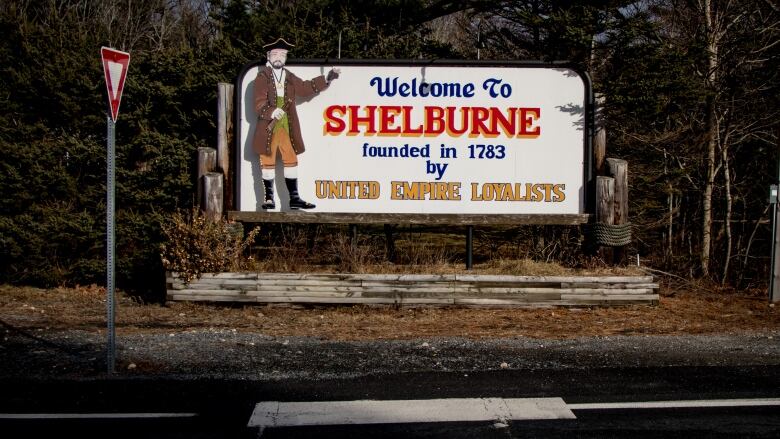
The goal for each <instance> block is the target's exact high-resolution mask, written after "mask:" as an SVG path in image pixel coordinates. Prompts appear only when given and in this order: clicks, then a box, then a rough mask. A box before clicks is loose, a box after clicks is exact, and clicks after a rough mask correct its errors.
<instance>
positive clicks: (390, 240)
mask: <svg viewBox="0 0 780 439" xmlns="http://www.w3.org/2000/svg"><path fill="white" fill-rule="evenodd" d="M384 228H385V258H386V259H387V260H388V261H390V262H392V261H394V260H395V236H393V229H394V228H395V227H394V226H392V225H390V224H385V225H384Z"/></svg>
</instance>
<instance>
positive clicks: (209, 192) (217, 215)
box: [201, 172, 224, 222]
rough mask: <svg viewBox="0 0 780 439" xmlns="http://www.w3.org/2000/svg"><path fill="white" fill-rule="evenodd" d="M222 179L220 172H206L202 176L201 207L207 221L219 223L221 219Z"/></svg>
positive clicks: (222, 200)
mask: <svg viewBox="0 0 780 439" xmlns="http://www.w3.org/2000/svg"><path fill="white" fill-rule="evenodd" d="M223 179H224V177H223V175H222V173H221V172H207V173H206V175H204V176H203V179H202V181H203V191H202V193H203V200H202V201H201V206H203V211H204V212H205V214H206V218H207V219H208V220H209V221H213V222H216V221H219V220H220V219H222V203H223V202H224V199H223V192H222V190H223V184H222V180H223Z"/></svg>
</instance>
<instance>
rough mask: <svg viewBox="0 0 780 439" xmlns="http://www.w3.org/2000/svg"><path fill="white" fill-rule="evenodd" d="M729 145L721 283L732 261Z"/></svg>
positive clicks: (725, 163) (725, 167) (725, 156)
mask: <svg viewBox="0 0 780 439" xmlns="http://www.w3.org/2000/svg"><path fill="white" fill-rule="evenodd" d="M728 151H729V150H728V147H727V145H723V156H722V160H723V176H724V178H725V180H726V188H725V189H726V218H725V219H724V221H723V227H724V228H725V230H726V259H725V260H724V261H723V278H722V279H721V280H720V284H721V285H725V284H726V280H727V279H728V277H729V262H730V261H731V244H732V243H731V207H732V204H733V200H732V197H731V173H730V171H729V157H728Z"/></svg>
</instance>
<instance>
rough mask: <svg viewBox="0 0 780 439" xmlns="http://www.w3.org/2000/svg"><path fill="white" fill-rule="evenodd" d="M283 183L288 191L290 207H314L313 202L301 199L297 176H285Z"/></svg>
mask: <svg viewBox="0 0 780 439" xmlns="http://www.w3.org/2000/svg"><path fill="white" fill-rule="evenodd" d="M284 183H285V184H286V185H287V191H288V192H290V209H314V208H315V207H317V206H315V205H314V204H311V203H309V202H307V201H304V200H302V199H301V197H300V195H298V179H297V178H285V179H284Z"/></svg>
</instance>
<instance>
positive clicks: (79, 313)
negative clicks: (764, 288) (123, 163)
mask: <svg viewBox="0 0 780 439" xmlns="http://www.w3.org/2000/svg"><path fill="white" fill-rule="evenodd" d="M703 287H704V286H702V285H699V286H696V285H691V284H686V285H664V286H663V290H662V291H663V294H662V296H663V297H662V299H661V303H660V305H659V306H655V307H651V306H632V307H625V308H612V309H610V308H583V309H565V308H552V309H465V308H449V309H438V308H414V309H392V308H372V307H365V306H355V307H309V308H282V307H268V306H240V307H238V306H224V305H207V304H195V303H171V304H169V305H167V306H161V305H157V304H140V303H137V302H135V301H133V300H132V299H130V298H129V297H127V296H125V295H124V294H121V293H120V294H119V299H118V307H117V312H116V319H117V331H118V333H119V334H120V335H121V334H123V333H124V334H127V333H139V332H180V331H186V330H197V329H208V328H215V329H236V330H238V331H242V332H257V333H262V334H265V335H271V336H311V337H320V338H324V339H331V340H361V339H408V338H416V337H439V336H441V337H447V336H459V337H469V338H486V337H519V336H523V337H533V338H571V337H576V336H594V335H614V334H717V333H735V332H760V331H767V330H778V329H780V312H779V311H778V308H777V307H773V306H770V305H769V304H768V303H767V300H766V296H765V293H762V292H754V293H750V292H733V291H732V292H728V291H722V290H717V289H715V288H714V287H712V286H707V288H703ZM105 315H106V309H105V290H104V289H103V288H100V287H95V286H90V287H80V288H57V289H50V290H43V289H37V288H27V287H12V286H7V285H6V286H0V320H2V322H3V323H4V324H6V325H11V326H14V327H16V328H19V329H23V330H26V331H38V330H40V331H46V330H62V329H82V330H87V331H95V332H99V331H103V330H105V326H106V324H105Z"/></svg>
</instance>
